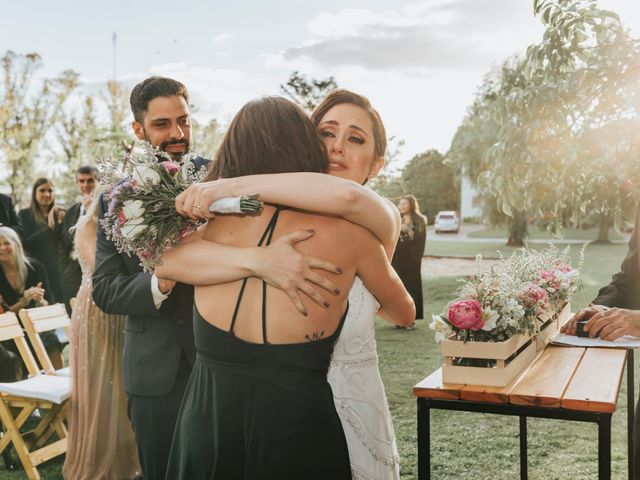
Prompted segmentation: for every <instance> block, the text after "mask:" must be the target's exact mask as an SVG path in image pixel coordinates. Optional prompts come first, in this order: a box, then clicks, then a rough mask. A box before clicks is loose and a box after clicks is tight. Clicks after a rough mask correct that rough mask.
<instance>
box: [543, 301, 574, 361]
mask: <svg viewBox="0 0 640 480" xmlns="http://www.w3.org/2000/svg"><path fill="white" fill-rule="evenodd" d="M570 316H571V303H566V304H565V305H564V307H563V308H562V310H560V312H558V313H556V314H555V315H553V317H548V318H544V319H540V320H541V321H543V325H544V327H543V328H541V329H540V332H539V333H538V335H536V349H537V350H538V351H539V352H540V351H542V350H544V347H546V346H547V344H548V343H549V341H550V340H551V339H552V338H553V336H554V335H555V334H556V333H558V330H559V329H560V327H561V326H562V325H563V324H564V323H565V322H566V321H567V320H569V317H570Z"/></svg>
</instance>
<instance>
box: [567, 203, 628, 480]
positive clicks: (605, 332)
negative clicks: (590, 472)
mask: <svg viewBox="0 0 640 480" xmlns="http://www.w3.org/2000/svg"><path fill="white" fill-rule="evenodd" d="M639 230H640V206H638V210H637V212H636V222H635V226H634V228H633V234H632V235H631V240H629V251H628V252H627V256H626V257H625V259H624V261H623V262H622V267H621V268H620V272H618V273H616V274H615V275H614V276H613V278H612V279H611V283H609V285H607V286H606V287H603V288H601V289H600V291H599V292H598V296H597V297H596V298H595V299H594V300H593V302H592V304H591V305H590V306H588V307H586V308H583V309H582V310H580V311H579V312H578V313H577V314H576V315H575V316H574V318H573V319H572V321H570V322H567V324H566V325H565V326H564V327H563V329H562V331H563V332H564V333H569V334H571V335H575V334H576V323H575V322H577V321H578V320H583V319H589V321H588V322H587V323H586V324H585V327H584V329H585V331H588V332H589V335H590V336H591V337H601V338H604V339H607V340H615V339H616V338H619V337H621V336H622V335H633V336H636V337H640V256H639V255H640V231H639ZM634 418H635V421H634V425H633V445H634V447H633V464H634V471H635V472H640V402H639V403H638V405H636V414H635V417H634Z"/></svg>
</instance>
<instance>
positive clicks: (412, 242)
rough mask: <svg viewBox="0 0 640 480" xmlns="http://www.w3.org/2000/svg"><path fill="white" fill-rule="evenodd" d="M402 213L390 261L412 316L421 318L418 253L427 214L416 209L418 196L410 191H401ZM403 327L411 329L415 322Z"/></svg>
mask: <svg viewBox="0 0 640 480" xmlns="http://www.w3.org/2000/svg"><path fill="white" fill-rule="evenodd" d="M398 209H399V210H400V215H402V227H401V229H400V238H399V239H398V244H397V245H396V251H395V252H394V254H393V260H392V261H391V264H392V265H393V268H394V269H395V270H396V272H397V273H398V275H399V276H400V279H401V280H402V283H403V284H404V286H405V288H406V289H407V291H408V292H409V294H410V295H411V298H413V302H414V303H415V305H416V320H418V319H422V318H424V312H423V306H422V275H421V273H420V268H421V266H422V257H423V255H424V245H425V243H426V241H427V218H426V217H425V216H424V215H423V214H422V213H420V206H419V205H418V200H417V199H416V197H414V196H413V195H404V196H403V197H402V198H401V199H400V202H399V203H398ZM396 328H406V329H407V330H413V329H414V328H415V324H413V325H410V326H408V327H399V326H396Z"/></svg>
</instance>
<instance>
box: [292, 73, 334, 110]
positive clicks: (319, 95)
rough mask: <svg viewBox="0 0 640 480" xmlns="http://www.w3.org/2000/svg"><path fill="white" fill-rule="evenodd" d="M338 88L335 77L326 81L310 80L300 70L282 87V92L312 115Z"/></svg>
mask: <svg viewBox="0 0 640 480" xmlns="http://www.w3.org/2000/svg"><path fill="white" fill-rule="evenodd" d="M336 88H338V84H337V83H336V80H335V78H334V77H333V76H331V77H328V78H325V79H324V80H316V79H315V78H312V79H308V78H307V77H306V76H305V75H304V74H302V73H300V72H299V71H298V70H295V71H294V72H291V75H289V80H287V83H285V84H284V85H280V90H281V91H282V92H283V93H284V94H285V95H287V96H288V97H289V98H290V99H291V100H293V101H294V102H296V103H297V104H298V105H300V106H301V107H302V108H303V109H305V110H306V111H307V112H309V113H311V112H313V110H315V108H316V107H317V106H318V105H319V104H320V102H321V101H322V99H323V98H324V97H325V96H326V95H327V93H329V92H330V91H331V90H335V89H336Z"/></svg>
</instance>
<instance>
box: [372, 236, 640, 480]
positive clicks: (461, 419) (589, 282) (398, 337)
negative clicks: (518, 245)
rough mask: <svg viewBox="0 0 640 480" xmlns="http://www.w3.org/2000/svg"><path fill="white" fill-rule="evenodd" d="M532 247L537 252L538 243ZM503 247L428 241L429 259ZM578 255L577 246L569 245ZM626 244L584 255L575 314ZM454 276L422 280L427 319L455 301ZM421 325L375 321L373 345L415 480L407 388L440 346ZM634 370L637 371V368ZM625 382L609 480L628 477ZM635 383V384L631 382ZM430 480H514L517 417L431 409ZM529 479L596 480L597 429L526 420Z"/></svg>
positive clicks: (437, 361) (438, 360)
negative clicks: (395, 326)
mask: <svg viewBox="0 0 640 480" xmlns="http://www.w3.org/2000/svg"><path fill="white" fill-rule="evenodd" d="M536 247H542V246H538V245H536ZM498 248H499V249H501V250H502V251H503V253H504V254H505V255H508V253H509V252H510V251H511V249H506V248H503V247H502V246H501V245H487V244H481V243H478V244H472V243H460V244H457V243H453V242H451V243H449V244H446V243H445V242H432V243H430V244H429V245H428V247H427V250H428V251H429V253H430V254H434V255H435V254H440V255H458V256H474V255H475V253H476V252H478V251H480V252H482V253H483V255H487V254H488V253H489V252H491V251H493V252H495V250H496V249H498ZM573 250H574V252H573V255H574V257H576V258H577V255H578V253H577V251H578V248H575V246H574V248H573ZM625 253H626V246H625V245H594V246H590V247H588V248H587V250H586V252H585V256H586V260H585V268H584V274H583V278H584V288H583V289H582V290H581V291H580V292H578V294H577V295H576V297H575V298H574V300H573V305H574V309H576V308H578V307H579V306H580V305H584V304H586V303H588V302H589V301H590V300H592V299H593V298H594V296H595V294H596V292H597V290H598V288H599V287H600V286H602V285H605V284H606V283H608V282H609V280H610V278H611V275H612V274H613V273H615V272H617V271H618V269H619V266H620V263H621V262H622V259H623V258H624V255H625ZM457 286H458V282H457V281H456V279H454V278H446V277H440V278H430V279H425V280H424V281H423V289H424V298H425V316H426V317H427V318H428V319H429V318H431V314H432V313H440V312H441V310H442V309H443V308H444V305H445V304H446V303H447V302H448V301H450V300H451V299H452V297H453V294H454V291H455V289H456V288H457ZM428 323H429V320H426V321H422V322H419V324H418V328H417V329H416V330H414V331H398V330H394V329H393V328H392V327H391V326H389V325H388V324H385V322H383V321H378V323H377V325H376V327H377V331H376V333H377V340H378V350H379V353H380V368H381V372H382V377H383V379H384V381H385V385H386V389H387V396H388V398H389V405H390V407H391V412H392V415H393V419H394V425H395V428H396V435H397V438H398V447H399V450H400V456H401V462H402V470H401V476H402V478H403V479H415V478H417V456H416V455H417V444H416V402H415V399H414V398H413V397H412V395H411V389H412V387H413V385H415V384H416V383H417V382H418V381H420V380H421V379H422V378H424V377H425V376H426V375H428V374H429V373H431V372H432V371H433V370H435V369H436V368H438V367H439V366H440V365H441V364H442V356H441V354H440V349H439V346H438V345H437V344H436V343H435V341H434V340H433V334H432V332H431V330H430V329H429V328H428ZM636 371H637V369H636ZM625 382H626V380H625V379H623V388H622V390H621V393H620V400H619V404H618V411H617V412H616V414H615V415H614V416H613V421H612V439H613V443H612V478H615V479H623V478H625V479H626V478H627V476H626V475H627V469H626V468H627V467H626V465H627V464H626V462H627V451H626V450H627V449H626V393H625V392H626V389H625V385H626V383H625ZM636 384H637V383H636ZM431 418H432V420H431V431H432V437H431V442H432V459H431V462H432V473H433V476H432V478H434V479H470V480H484V479H505V480H506V479H513V478H519V463H518V462H519V450H518V447H519V437H518V433H519V432H518V419H517V417H506V416H498V415H480V414H474V413H464V412H447V411H442V410H434V411H432V416H431ZM528 427H529V432H528V439H529V478H530V479H532V480H535V479H539V480H552V479H558V480H560V479H562V480H564V479H568V478H573V479H591V478H596V477H597V454H598V452H597V426H596V425H595V424H589V423H578V422H569V421H559V420H543V419H529V420H528Z"/></svg>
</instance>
